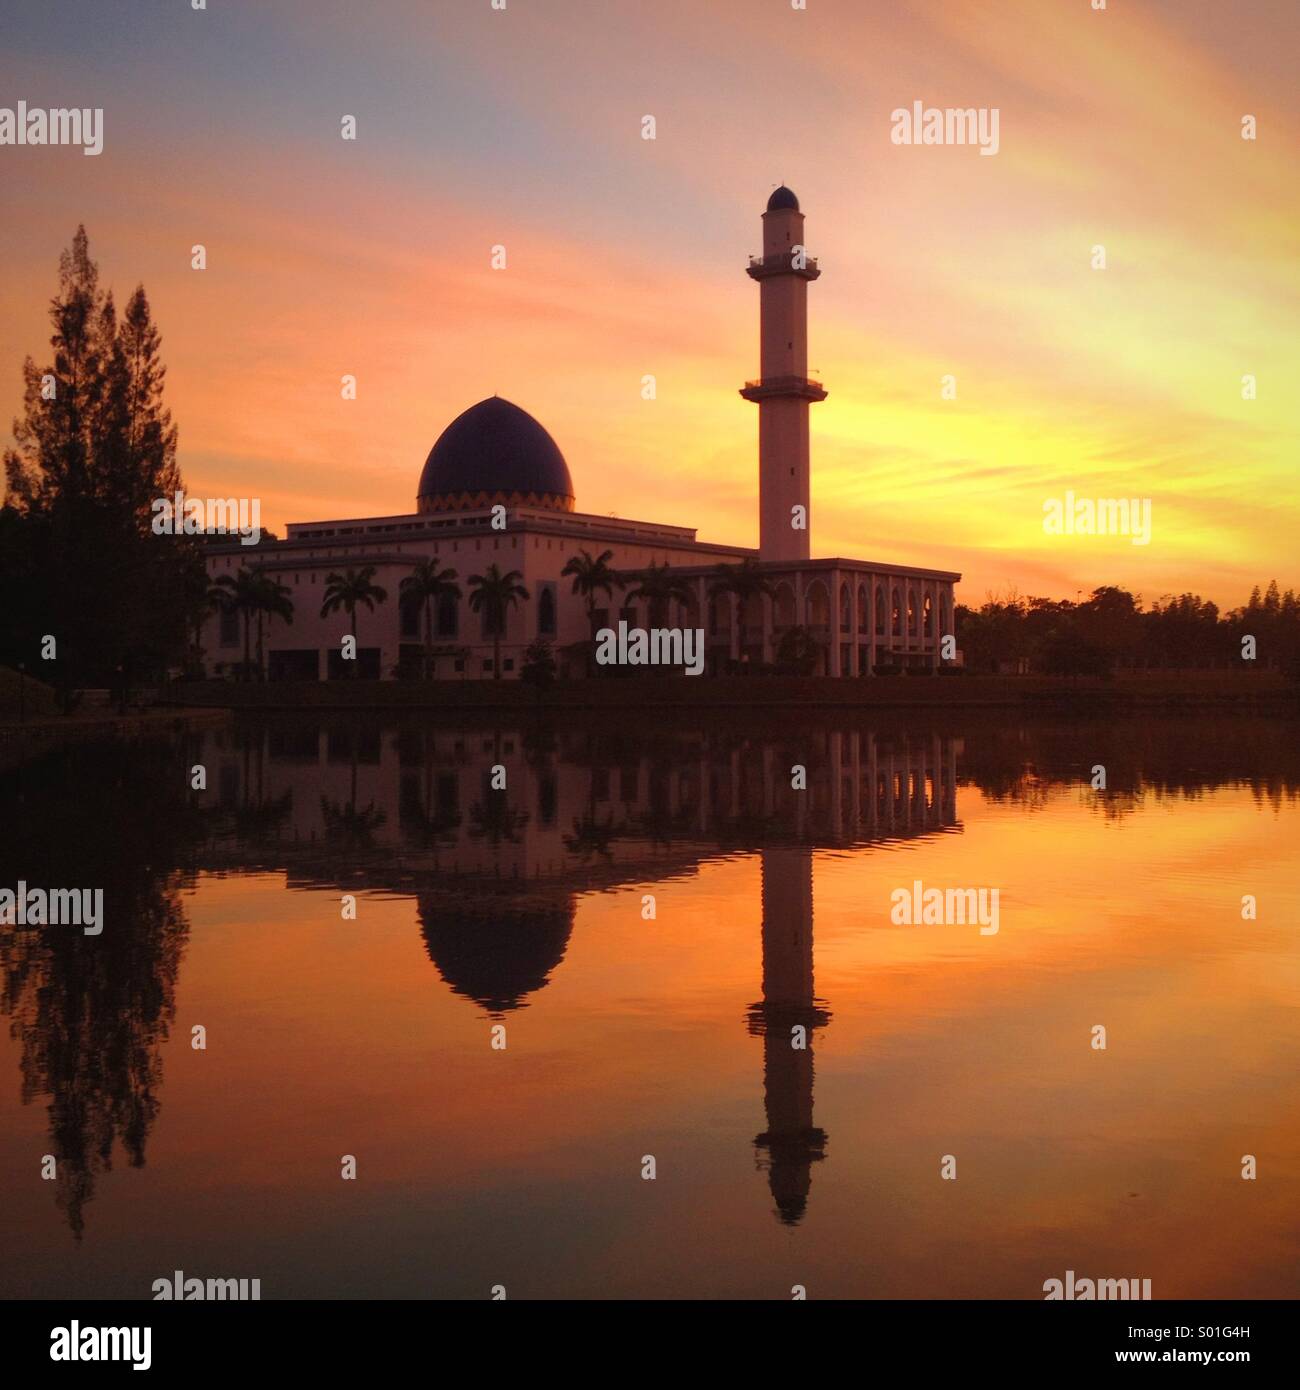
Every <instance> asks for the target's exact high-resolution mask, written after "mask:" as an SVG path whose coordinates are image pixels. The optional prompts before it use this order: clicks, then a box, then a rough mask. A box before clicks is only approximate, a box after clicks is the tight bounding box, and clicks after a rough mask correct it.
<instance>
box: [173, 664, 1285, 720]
mask: <svg viewBox="0 0 1300 1390" xmlns="http://www.w3.org/2000/svg"><path fill="white" fill-rule="evenodd" d="M170 698H172V699H173V700H174V701H175V703H177V704H184V705H187V706H190V707H199V708H221V709H245V710H256V709H262V710H316V709H320V710H328V709H382V710H403V709H411V710H415V709H434V710H480V709H511V710H523V709H531V708H536V707H537V706H538V703H539V701H538V696H537V693H536V691H534V690H532V689H530V688H529V687H527V686H525V685H522V684H521V683H520V682H518V681H507V680H502V681H490V680H488V681H459V680H453V681H432V682H420V681H410V682H406V681H309V682H295V681H284V682H271V683H268V684H265V685H259V684H256V683H253V684H247V685H238V684H228V683H225V682H220V681H206V682H198V683H193V684H186V685H184V686H181V687H177V688H176V690H175V691H174V692H173V693H172V696H171V697H170ZM541 705H542V707H543V708H548V709H561V710H562V709H573V710H618V709H693V708H703V709H708V708H717V709H726V708H746V709H749V708H774V709H779V708H825V709H880V708H895V709H915V708H922V707H924V708H934V707H940V708H942V707H970V706H977V707H978V706H987V707H997V706H1011V707H1019V708H1031V709H1032V708H1034V707H1035V706H1054V707H1060V706H1066V707H1068V706H1072V705H1077V706H1082V707H1086V708H1088V709H1096V708H1114V709H1124V708H1130V707H1131V708H1188V709H1199V708H1206V707H1213V706H1236V705H1240V706H1245V707H1248V708H1249V707H1255V706H1258V707H1259V708H1261V709H1264V708H1266V709H1269V710H1271V711H1281V712H1290V711H1295V712H1300V687H1297V686H1296V685H1295V684H1293V683H1289V682H1287V681H1285V680H1283V679H1282V678H1281V677H1280V676H1276V675H1272V674H1270V673H1267V672H1235V671H1191V672H1162V673H1160V674H1153V675H1143V676H1119V677H1115V678H1114V679H1111V680H1084V679H1078V680H1075V679H1071V678H1068V677H1059V678H1058V677H1048V676H965V675H963V676H874V677H869V678H865V679H857V680H836V679H831V678H826V677H816V676H814V677H807V678H801V677H795V676H720V677H707V676H700V677H695V678H687V677H681V676H678V677H656V676H635V677H614V678H608V679H597V680H589V681H564V682H559V683H557V684H556V685H554V686H552V687H551V689H550V690H548V691H547V692H546V694H545V695H544V696H543V697H542V699H541Z"/></svg>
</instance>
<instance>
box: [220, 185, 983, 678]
mask: <svg viewBox="0 0 1300 1390" xmlns="http://www.w3.org/2000/svg"><path fill="white" fill-rule="evenodd" d="M803 227H804V216H803V213H802V212H801V211H800V208H799V202H798V199H797V198H796V197H795V195H794V194H793V193H792V192H791V191H790V190H789V189H788V188H785V187H782V188H778V189H777V190H776V192H775V193H773V194H772V196H771V198H770V199H769V200H768V205H767V210H766V211H765V212H764V214H763V254H762V256H760V257H754V258H751V260H750V263H749V266H748V274H749V276H750V277H751V278H752V279H753V280H755V281H756V282H757V283H758V285H759V297H760V364H759V365H760V374H759V376H758V377H757V378H755V379H754V380H751V381H748V382H746V383H745V385H744V387H743V389H742V390H741V393H740V394H741V395H742V396H743V397H744V398H745V399H746V400H748V401H752V402H753V403H755V404H756V405H757V406H758V415H759V448H758V453H759V545H758V548H757V549H751V548H747V547H744V546H733V545H719V544H713V543H710V542H707V541H701V540H699V539H697V536H696V532H695V530H694V528H691V527H686V526H677V525H671V524H667V523H658V522H649V521H633V520H626V519H622V518H616V517H609V516H599V515H595V514H591V513H585V512H580V511H578V510H577V509H576V496H575V492H574V486H573V480H572V477H571V475H570V472H569V468H568V464H567V463H566V462H565V459H564V455H563V454H562V453H561V451H560V449H559V447H558V445H557V444H556V443H555V441H554V440H553V439H552V438H551V436H550V434H549V433H548V432H547V431H546V429H545V428H544V427H543V426H542V425H541V424H540V423H539V422H538V421H537V420H536V419H534V418H533V417H532V416H531V415H529V414H528V413H527V412H525V411H524V410H521V409H520V408H519V407H518V406H516V405H513V404H512V403H511V402H509V401H507V400H504V399H502V398H500V397H497V396H493V397H491V398H490V399H488V400H484V401H480V402H479V403H478V404H477V405H474V406H471V407H470V408H469V409H468V410H466V411H465V412H464V413H463V414H461V415H460V416H458V417H457V418H456V419H455V420H453V421H452V422H451V424H449V425H448V426H447V428H446V429H445V430H444V431H443V433H442V434H441V436H440V437H439V438H438V440H437V442H436V443H435V444H434V446H433V448H432V449H431V450H430V451H429V455H428V458H427V459H426V460H425V464H424V469H423V471H422V473H421V476H420V482H419V487H418V489H417V495H416V505H415V510H414V511H413V512H410V513H406V514H403V515H400V516H380V517H359V518H343V519H338V520H330V521H310V522H295V523H291V524H290V525H289V526H288V528H287V531H286V535H285V537H284V538H283V539H281V540H275V541H271V540H264V541H263V542H262V543H261V544H259V545H258V546H257V547H256V548H254V549H252V550H251V551H250V548H249V547H247V546H244V545H241V544H240V543H239V542H238V541H237V540H234V539H232V540H231V541H230V542H225V541H222V542H219V543H215V544H211V545H210V546H209V548H208V550H207V565H208V572H209V577H210V579H212V580H214V581H215V580H217V579H219V578H220V577H221V576H222V575H226V574H230V575H234V574H235V573H237V572H238V571H239V569H240V568H241V567H243V566H245V565H249V564H251V565H254V566H256V567H257V568H258V569H261V570H263V571H264V572H266V573H267V574H268V575H269V576H270V577H271V578H273V579H274V580H276V581H278V582H279V583H280V584H282V585H284V586H285V588H286V589H287V590H288V592H289V597H290V599H291V600H292V603H293V609H294V618H293V622H292V624H286V623H284V622H283V621H281V620H277V619H274V618H271V619H266V620H264V639H263V640H264V642H265V653H266V670H267V674H268V676H269V678H271V679H282V680H283V679H293V680H322V679H328V678H331V677H335V676H342V675H347V674H352V673H353V671H354V670H357V669H359V674H361V675H363V676H368V677H371V678H384V679H386V678H389V677H392V676H395V675H397V674H399V673H401V672H403V671H409V670H411V669H412V668H413V667H415V666H417V665H418V666H420V668H421V669H422V668H423V664H424V660H425V656H426V641H425V637H426V629H425V616H424V615H423V614H422V613H421V612H420V611H419V610H418V609H417V608H414V607H412V606H410V605H407V604H403V603H402V602H400V601H399V598H400V593H401V582H402V580H403V578H405V577H406V576H408V575H410V574H411V573H412V572H413V570H414V569H415V568H416V566H417V565H419V564H421V562H423V561H426V560H433V561H435V562H436V563H437V566H438V567H439V568H441V569H449V570H455V571H456V574H457V579H456V583H457V584H458V586H459V588H460V590H461V596H460V598H459V599H456V598H454V597H451V596H443V597H442V598H441V599H440V600H439V601H438V602H437V603H436V604H433V605H431V607H430V612H429V615H428V622H429V630H430V635H431V638H432V644H431V646H430V647H429V649H428V656H429V659H430V664H431V670H430V671H429V674H430V675H431V676H432V677H433V678H436V679H442V678H446V679H460V678H464V679H483V678H492V677H496V676H501V677H506V678H509V677H517V676H518V675H519V673H520V670H521V668H522V666H523V659H524V653H525V652H526V651H527V649H528V648H529V647H530V646H531V645H532V644H534V643H536V642H538V641H541V642H545V643H548V644H550V646H551V648H552V650H553V652H554V654H555V656H556V659H557V664H558V666H559V668H560V671H561V674H563V675H567V676H579V675H582V674H584V673H585V672H588V671H590V670H591V669H592V665H591V660H590V654H591V650H592V636H593V630H599V629H600V628H602V627H616V626H617V625H618V623H619V622H620V621H625V622H627V624H628V626H629V628H635V627H638V626H640V627H651V626H669V627H678V628H683V629H685V628H692V629H697V630H702V631H703V632H704V634H705V636H704V642H705V651H706V659H705V666H706V670H707V671H709V672H710V673H712V674H721V673H727V672H736V671H743V670H759V669H762V668H764V667H769V666H771V665H773V664H774V663H775V662H776V661H777V659H778V657H779V655H780V653H781V651H782V649H783V648H782V643H783V639H785V638H786V635H787V634H788V633H790V632H791V630H792V629H796V628H802V629H804V630H805V633H804V634H803V635H804V637H805V649H806V650H807V651H809V652H810V653H811V654H812V659H813V661H814V662H815V669H816V670H817V671H818V673H820V674H823V675H829V676H868V675H871V674H873V673H875V672H880V671H893V670H898V669H925V668H936V667H938V665H939V664H940V660H941V641H942V638H943V636H944V635H946V634H950V633H952V631H953V588H954V585H955V584H956V583H957V582H958V581H959V580H960V578H961V576H960V575H959V574H955V573H953V572H951V571H946V570H938V569H926V568H919V567H912V566H906V565H896V564H886V563H880V562H875V561H871V560H859V559H848V558H844V557H828V558H813V556H812V553H811V529H810V524H811V507H810V486H811V455H810V439H809V411H810V408H811V406H812V405H814V404H816V403H817V402H819V401H821V400H824V399H825V397H826V394H827V393H826V390H825V388H824V387H823V386H822V385H821V384H820V383H819V382H817V381H815V380H813V379H812V378H810V377H809V375H808V314H807V294H808V286H809V285H810V284H811V283H812V282H813V281H815V280H816V279H817V278H818V276H819V275H820V273H821V272H820V268H819V267H818V264H817V262H816V260H815V259H812V258H810V257H809V256H808V254H807V251H806V248H805V246H804V233H803ZM607 551H608V552H609V553H610V555H609V559H608V561H607V563H608V565H609V566H610V567H611V568H612V569H613V570H615V571H616V572H617V574H618V576H619V578H620V580H621V581H623V587H622V588H619V587H615V589H614V591H613V594H612V595H611V596H609V597H607V596H606V595H604V594H600V595H598V596H597V598H596V608H595V612H594V613H589V611H588V603H587V599H586V598H585V597H584V596H583V595H581V594H579V593H575V592H574V589H573V584H572V579H571V577H569V576H566V575H564V574H563V570H564V568H565V566H566V564H568V562H569V561H570V560H571V559H573V558H574V557H577V556H580V555H582V554H583V552H585V553H586V554H588V555H590V556H600V555H603V554H604V553H605V552H607ZM494 564H495V565H496V566H497V567H498V569H499V570H500V571H501V572H508V571H512V570H513V571H517V572H518V573H519V575H520V577H521V578H520V582H521V583H522V586H523V587H524V589H525V590H526V591H527V593H528V598H527V600H525V601H521V602H519V603H518V604H516V605H515V606H513V607H512V608H511V609H510V610H509V611H508V613H507V614H506V618H505V625H504V630H502V631H500V632H497V633H494V632H493V631H492V630H491V628H490V626H489V620H488V617H487V615H486V614H484V613H480V612H474V611H473V610H472V609H471V607H470V604H469V596H470V586H469V584H468V580H469V578H470V576H472V575H481V574H484V573H485V572H486V571H487V569H488V567H489V566H491V565H494ZM664 565H667V566H669V567H671V569H672V571H673V574H674V577H675V578H678V579H680V580H681V581H682V585H681V593H680V596H679V597H677V598H674V599H672V600H670V601H669V602H668V603H667V604H659V605H657V606H655V607H656V611H654V612H651V611H650V610H651V607H652V606H653V605H651V604H649V603H647V602H645V601H636V600H633V599H632V598H631V595H632V593H633V592H634V591H635V589H636V587H637V585H638V583H639V581H640V580H641V579H642V578H644V577H645V576H646V574H647V572H648V571H649V569H650V567H651V566H659V567H662V566H664ZM741 566H745V568H746V570H747V571H748V570H753V571H757V573H758V574H760V575H761V577H762V580H763V581H764V582H763V583H762V584H760V585H753V584H751V591H750V592H748V593H745V592H743V589H742V592H735V591H732V590H730V589H727V588H725V587H724V588H722V589H721V590H720V588H719V579H720V576H721V574H724V573H725V571H723V570H720V567H731V568H732V570H735V569H736V568H738V567H741ZM366 567H373V569H374V571H375V573H374V577H373V582H374V583H375V584H377V585H379V586H380V587H382V588H383V589H384V590H386V592H387V595H388V599H387V601H386V602H384V603H380V604H377V605H376V606H375V607H374V609H373V610H369V609H367V608H365V607H364V606H363V607H361V608H359V609H358V611H357V627H356V639H357V642H356V645H357V651H356V657H355V661H356V667H355V668H354V667H352V666H351V665H350V664H348V665H345V664H344V662H343V658H342V649H343V639H344V637H345V635H347V634H348V633H349V632H351V630H352V623H351V620H350V619H349V617H348V615H347V614H346V613H345V612H342V611H339V612H335V613H332V614H331V615H329V616H328V617H322V616H321V607H322V602H323V599H324V594H325V587H326V584H327V581H328V577H329V575H331V574H332V573H346V572H347V571H348V570H354V571H359V570H361V569H363V568H366ZM243 642H244V638H243V632H242V623H241V620H240V616H239V614H238V613H235V612H232V611H222V610H217V611H214V612H213V613H212V614H211V615H210V617H209V618H208V620H207V623H206V625H205V629H204V632H203V639H202V646H203V650H204V664H205V668H206V670H207V673H208V674H209V675H214V676H224V675H229V674H231V673H232V672H234V671H235V670H237V669H238V667H239V665H240V663H241V662H242V660H243ZM498 662H499V664H500V670H499V671H498V670H497V669H496V668H497V664H498Z"/></svg>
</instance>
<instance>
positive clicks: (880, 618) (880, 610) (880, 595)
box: [876, 584, 885, 637]
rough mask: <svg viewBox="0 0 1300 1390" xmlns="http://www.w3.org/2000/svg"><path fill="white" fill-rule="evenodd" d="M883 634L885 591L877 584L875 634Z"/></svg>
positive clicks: (880, 635) (879, 635)
mask: <svg viewBox="0 0 1300 1390" xmlns="http://www.w3.org/2000/svg"><path fill="white" fill-rule="evenodd" d="M884 635H885V591H884V589H883V587H882V586H881V585H879V584H877V585H876V636H877V637H883V636H884Z"/></svg>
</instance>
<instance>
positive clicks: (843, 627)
mask: <svg viewBox="0 0 1300 1390" xmlns="http://www.w3.org/2000/svg"><path fill="white" fill-rule="evenodd" d="M852 630H853V597H852V595H851V594H850V593H849V586H848V585H847V584H841V585H840V631H841V632H851V631H852Z"/></svg>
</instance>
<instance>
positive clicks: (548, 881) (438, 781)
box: [203, 725, 960, 1225]
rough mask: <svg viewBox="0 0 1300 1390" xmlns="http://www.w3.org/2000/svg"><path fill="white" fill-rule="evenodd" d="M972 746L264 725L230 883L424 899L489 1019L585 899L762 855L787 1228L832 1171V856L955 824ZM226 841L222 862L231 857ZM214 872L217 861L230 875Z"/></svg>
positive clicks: (247, 760) (903, 739) (244, 771)
mask: <svg viewBox="0 0 1300 1390" xmlns="http://www.w3.org/2000/svg"><path fill="white" fill-rule="evenodd" d="M959 750H960V741H959V740H958V739H956V738H953V737H948V736H941V735H939V734H934V733H928V734H924V735H918V734H916V733H907V732H905V731H900V732H898V733H894V734H888V735H886V734H883V733H878V732H875V731H872V730H868V729H856V728H855V729H842V730H837V729H826V730H820V731H816V732H812V733H807V734H800V735H799V736H798V737H797V738H796V737H789V736H788V735H787V736H785V737H781V736H769V737H766V738H764V737H753V738H743V737H736V736H734V735H733V734H730V733H727V732H716V731H715V732H713V733H706V732H698V731H697V732H690V733H679V734H677V735H676V736H669V737H658V738H654V739H639V738H636V737H631V736H627V735H621V736H619V735H614V736H611V735H609V734H604V735H599V734H593V733H581V732H574V733H568V734H563V735H562V734H559V733H556V732H555V731H554V730H550V729H546V728H541V727H534V728H531V729H523V730H520V729H514V730H504V729H500V728H497V729H491V730H487V731H480V732H477V733H471V732H466V731H464V730H453V731H440V730H436V729H428V728H422V729H406V730H396V731H394V730H387V731H385V730H380V729H375V728H371V729H366V728H364V727H361V728H357V727H348V726H337V727H333V728H313V727H301V726H289V725H285V726H264V727H261V728H258V729H256V730H247V731H244V732H243V733H242V734H240V735H233V734H229V733H222V734H216V735H213V736H212V737H211V738H210V739H209V740H208V744H207V746H206V747H205V750H204V758H203V760H204V762H205V764H206V765H207V766H208V767H209V769H215V771H216V775H217V787H218V790H219V806H220V807H221V808H223V809H225V810H227V811H228V812H229V817H228V819H227V821H226V822H225V824H226V826H227V827H234V829H235V833H234V834H233V835H227V837H226V840H225V849H226V852H227V853H228V854H229V855H230V856H231V858H230V861H229V865H228V866H229V867H230V868H232V869H235V868H243V867H249V865H248V863H247V859H246V856H247V851H248V849H249V848H250V843H249V834H248V832H249V830H250V829H253V828H255V829H256V830H257V832H258V833H259V835H260V837H261V838H260V841H259V845H258V848H259V849H260V850H261V851H262V858H261V861H260V862H261V863H262V864H263V865H264V866H266V867H277V868H282V869H283V870H284V871H285V872H286V873H287V875H288V880H289V883H290V885H291V886H298V887H321V886H326V885H330V886H338V887H341V888H347V887H352V888H357V887H366V888H371V889H382V890H388V891H393V892H410V893H413V895H414V897H415V900H416V913H417V918H418V921H419V926H420V930H421V933H422V935H423V938H424V943H425V946H426V949H427V950H428V954H429V959H430V960H431V961H432V962H433V964H434V966H435V967H436V969H437V971H438V973H439V975H440V976H441V978H442V980H443V982H444V983H445V984H446V985H447V986H448V988H449V989H451V991H452V992H453V993H455V994H457V995H460V996H463V997H464V998H466V999H468V1000H471V1001H473V1002H474V1003H475V1004H477V1005H478V1006H479V1007H480V1008H482V1009H483V1010H485V1011H486V1012H487V1014H488V1015H489V1016H491V1017H496V1018H499V1017H502V1016H504V1015H505V1014H507V1013H508V1012H509V1011H511V1010H513V1009H518V1008H521V1007H524V1006H526V1005H527V1004H529V1003H530V1002H533V1001H534V1000H535V997H536V995H537V994H538V992H539V991H540V990H541V989H543V988H544V986H545V985H546V984H547V982H548V980H549V979H550V978H551V975H552V973H553V972H554V971H555V970H556V968H557V967H559V965H560V964H561V962H562V961H563V959H564V955H565V951H566V949H567V947H568V943H569V937H570V933H571V931H572V928H573V922H574V917H575V912H576V903H577V895H578V894H579V893H581V892H583V891H587V890H592V889H601V888H604V889H609V888H612V887H617V886H619V885H621V884H627V883H644V882H647V881H655V882H657V881H660V880H662V879H663V878H665V877H670V876H673V875H676V874H682V873H689V872H692V871H693V870H694V869H696V868H697V867H698V866H699V865H701V864H702V863H703V862H705V861H707V860H708V859H709V858H710V857H715V856H718V855H723V854H733V853H743V852H756V853H757V854H759V856H760V858H761V882H762V927H761V931H762V997H761V999H760V1000H759V1001H758V1002H756V1003H755V1004H754V1005H753V1006H752V1007H751V1008H750V1010H749V1012H748V1027H749V1031H750V1033H751V1034H753V1035H754V1036H756V1037H758V1038H760V1039H761V1040H762V1046H763V1090H764V1104H765V1109H766V1119H767V1124H766V1128H765V1129H764V1131H763V1132H762V1133H761V1134H759V1135H758V1136H757V1137H756V1138H755V1140H754V1145H755V1153H756V1157H757V1161H758V1163H759V1165H760V1167H762V1168H764V1169H765V1170H766V1172H767V1176H768V1182H769V1185H770V1187H771V1192H772V1197H773V1200H774V1203H775V1210H776V1214H777V1216H778V1218H779V1219H780V1220H781V1221H782V1222H785V1223H787V1224H791V1225H792V1224H795V1223H797V1222H798V1221H799V1220H800V1218H801V1217H802V1215H803V1213H804V1209H805V1206H806V1204H807V1201H808V1194H809V1190H810V1186H811V1181H812V1166H813V1164H814V1163H817V1162H819V1161H820V1160H822V1159H823V1158H825V1156H826V1143H827V1140H826V1135H825V1133H824V1132H823V1131H822V1130H821V1129H819V1128H818V1127H817V1126H816V1125H815V1124H814V1123H813V1046H814V1037H815V1032H816V1030H818V1029H823V1028H825V1027H826V1026H827V1025H828V1024H829V1023H830V1019H831V1015H830V1012H829V1010H828V1009H827V1007H826V1006H825V1004H824V1002H823V1001H821V1000H819V999H818V998H817V995H816V991H815V988H814V982H813V854H814V851H815V850H816V849H817V848H821V847H849V846H855V845H868V844H870V843H872V842H873V841H882V840H895V839H903V838H913V837H918V836H924V835H931V834H936V833H939V832H942V831H951V830H954V829H956V828H957V824H958V822H957V790H956V788H957V777H956V768H957V757H958V753H959ZM221 843H222V842H221V840H220V839H219V840H218V842H217V843H216V844H213V845H212V846H210V847H209V855H208V857H209V859H210V860H211V857H212V853H213V852H214V851H219V850H220V849H221ZM214 862H215V861H214Z"/></svg>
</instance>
